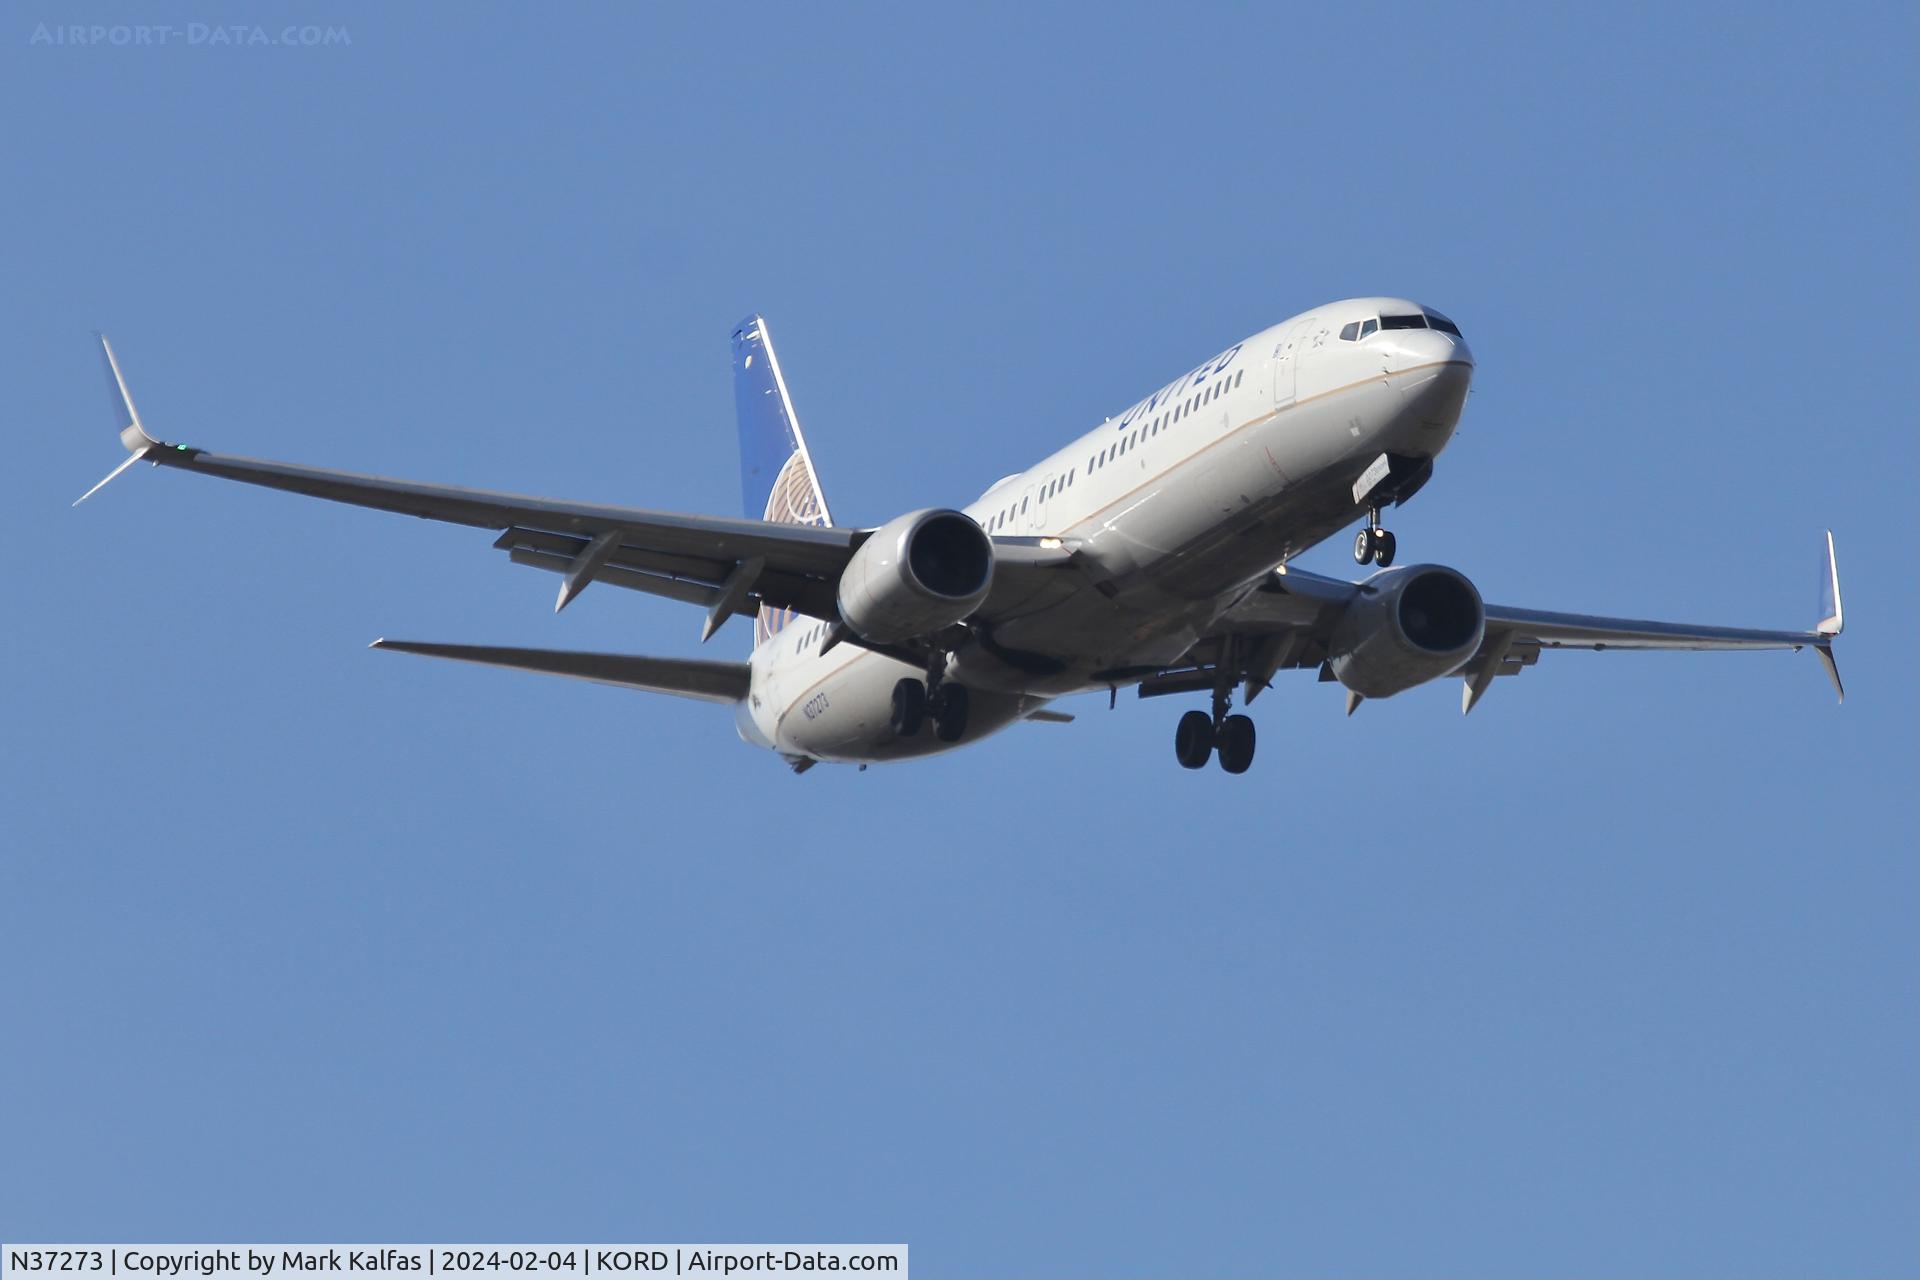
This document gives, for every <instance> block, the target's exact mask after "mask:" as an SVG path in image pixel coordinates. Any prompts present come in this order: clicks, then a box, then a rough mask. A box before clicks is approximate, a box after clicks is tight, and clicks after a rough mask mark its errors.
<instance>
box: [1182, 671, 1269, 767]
mask: <svg viewBox="0 0 1920 1280" xmlns="http://www.w3.org/2000/svg"><path fill="white" fill-rule="evenodd" d="M1231 690H1232V686H1231V685H1228V684H1220V685H1217V686H1215V688H1214V691H1213V712H1212V714H1208V713H1207V712H1205V711H1189V712H1187V714H1185V715H1183V716H1181V717H1180V723H1179V724H1178V725H1177V726H1175V728H1174V731H1173V754H1174V757H1175V758H1176V759H1178V760H1179V761H1180V767H1181V768H1183V769H1204V768H1206V767H1207V759H1208V757H1210V756H1212V755H1215V754H1216V753H1217V754H1218V755H1219V757H1220V767H1221V768H1222V769H1225V770H1226V771H1227V772H1228V773H1245V772H1246V771H1247V768H1248V766H1249V765H1251V764H1252V763H1253V745H1254V733H1253V721H1252V719H1250V718H1249V717H1247V716H1238V715H1235V716H1230V715H1228V714H1227V708H1228V707H1229V706H1231V705H1232V703H1233V694H1232V692H1231Z"/></svg>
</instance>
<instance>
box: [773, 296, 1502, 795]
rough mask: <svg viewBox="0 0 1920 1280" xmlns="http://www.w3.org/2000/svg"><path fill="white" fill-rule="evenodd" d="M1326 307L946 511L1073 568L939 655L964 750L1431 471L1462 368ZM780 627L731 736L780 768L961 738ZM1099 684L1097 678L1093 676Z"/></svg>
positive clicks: (1446, 348)
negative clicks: (1388, 462)
mask: <svg viewBox="0 0 1920 1280" xmlns="http://www.w3.org/2000/svg"><path fill="white" fill-rule="evenodd" d="M1421 310H1422V309H1421V308H1420V307H1419V306H1418V305H1417V304H1415V303H1413V302H1409V301H1406V300H1403V299H1394V298H1361V299H1353V300H1350V301H1346V302H1339V303H1333V304H1329V305H1327V306H1324V307H1320V308H1317V309H1315V310H1313V311H1309V312H1306V313H1304V314H1302V315H1298V316H1294V317H1293V318H1291V319H1289V320H1286V321H1284V322H1282V323H1280V324H1278V325H1275V326H1273V327H1272V328H1269V329H1265V330H1262V331H1261V332H1260V333H1257V334H1255V335H1253V336H1252V337H1250V338H1248V339H1246V340H1245V341H1244V342H1241V343H1239V344H1237V345H1236V346H1233V347H1231V348H1229V349H1228V350H1227V351H1225V352H1223V353H1221V354H1220V355H1219V356H1216V357H1214V358H1213V359H1211V360H1208V361H1206V362H1205V363H1203V364H1201V365H1200V366H1198V367H1196V368H1195V369H1192V370H1190V371H1188V372H1187V373H1186V374H1183V375H1181V376H1180V377H1179V378H1176V379H1174V380H1173V381H1172V382H1170V383H1168V384H1166V385H1165V386H1164V387H1162V388H1161V389H1160V390H1158V391H1156V392H1154V393H1153V394H1152V395H1149V396H1147V397H1146V398H1144V399H1142V400H1141V401H1139V402H1137V403H1136V404H1135V405H1134V406H1133V407H1132V408H1130V409H1128V410H1127V411H1126V412H1125V413H1124V414H1122V415H1121V416H1119V417H1117V418H1110V419H1108V420H1107V421H1106V422H1103V423H1102V424H1101V425H1100V426H1098V427H1096V428H1094V429H1093V430H1092V431H1089V432H1087V433H1086V434H1084V435H1082V436H1080V437H1079V438H1078V439H1076V440H1074V441H1073V442H1072V443H1070V444H1068V445H1067V446H1066V447H1065V448H1063V449H1061V450H1059V451H1058V452H1056V453H1054V454H1052V455H1051V456H1049V457H1047V458H1045V459H1043V460H1042V461H1041V462H1039V463H1038V464H1037V465H1035V466H1033V467H1031V468H1029V469H1028V470H1026V471H1024V472H1021V473H1019V474H1017V475H1014V476H1010V477H1008V478H1007V479H1005V480H1003V481H1001V482H1000V483H999V484H997V485H995V486H994V487H993V488H991V489H989V490H988V491H987V492H986V493H985V494H983V495H982V496H981V497H980V498H979V499H977V500H976V501H974V502H973V503H971V504H969V505H968V506H966V507H964V508H962V510H963V511H964V512H965V513H966V514H967V515H969V516H971V517H972V518H973V519H974V520H975V521H976V522H978V523H979V524H980V525H981V526H982V527H983V528H984V529H985V530H986V531H987V532H988V533H989V534H994V535H1000V536H1017V537H1042V538H1059V539H1061V540H1062V541H1063V542H1069V543H1071V544H1072V545H1074V546H1075V547H1076V548H1077V561H1078V563H1080V564H1081V565H1082V566H1083V572H1082V573H1080V574H1077V575H1062V577H1061V578H1059V579H1056V580H1054V581H1052V582H1049V583H1048V584H1046V585H1043V586H1039V587H1036V588H1035V591H1034V594H1033V595H1032V596H1031V598H1029V599H1028V600H1026V601H1023V602H1021V603H1020V604H1019V605H1017V606H1016V607H1015V608H1014V609H1012V610H1010V611H1007V612H1006V613H1005V615H1004V616H1003V617H1002V618H1001V619H1000V620H999V621H998V622H997V623H996V625H995V626H994V627H993V628H992V630H991V633H990V634H983V635H981V636H980V642H979V643H977V644H974V645H970V646H968V647H966V648H965V649H964V650H962V651H961V652H959V653H957V654H955V655H954V656H953V657H952V658H951V659H950V661H949V663H948V665H947V667H946V669H945V671H944V672H943V676H944V678H947V679H951V680H954V681H957V682H959V683H961V684H963V685H965V686H966V687H967V688H968V690H969V691H970V695H971V710H970V712H969V715H968V728H967V732H966V736H965V739H964V742H965V743H971V742H975V741H978V740H979V739H980V738H981V737H983V736H985V735H986V734H988V733H991V732H993V731H995V730H997V729H1000V728H1004V727H1005V726H1006V725H1008V724H1012V723H1014V722H1016V721H1018V720H1020V719H1022V718H1024V717H1026V716H1028V715H1031V714H1032V713H1033V712H1034V711H1036V710H1038V709H1039V708H1040V707H1042V706H1043V705H1044V704H1045V703H1046V702H1047V701H1048V700H1049V699H1051V698H1054V697H1058V696H1060V695H1063V694H1068V693H1075V692H1080V691H1084V690H1087V689H1091V688H1106V687H1108V685H1109V684H1117V683H1125V682H1126V681H1125V680H1124V679H1118V678H1115V677H1114V676H1113V675H1112V673H1114V672H1116V671H1122V670H1125V669H1127V668H1136V667H1137V668H1141V669H1143V670H1144V669H1151V668H1153V667H1156V666H1160V665H1164V664H1168V663H1172V662H1174V661H1176V660H1178V659H1179V658H1180V657H1181V655H1182V654H1184V653H1186V652H1187V651H1188V649H1189V648H1190V647H1191V646H1192V645H1193V644H1194V642H1195V640H1196V639H1197V638H1198V637H1199V636H1201V635H1202V634H1204V633H1205V631H1206V629H1207V628H1208V627H1209V625H1210V624H1212V623H1213V622H1214V621H1215V620H1216V619H1217V618H1218V617H1219V616H1220V615H1221V614H1222V613H1223V612H1225V611H1226V610H1227V609H1229V608H1230V607H1232V606H1233V605H1234V604H1235V603H1236V602H1238V601H1239V600H1240V599H1242V598H1243V597H1244V596H1245V595H1246V594H1247V592H1248V591H1249V590H1250V589H1251V588H1252V587H1253V586H1255V585H1256V584H1257V583H1259V582H1260V581H1261V580H1262V579H1263V578H1264V577H1265V576H1266V575H1267V574H1269V573H1271V572H1272V570H1273V569H1274V568H1275V567H1276V566H1277V565H1281V564H1284V563H1285V562H1286V561H1287V560H1289V559H1291V558H1292V557H1294V556H1297V555H1299V554H1300V553H1301V552H1303V551H1305V550H1306V549H1307V548H1309V547H1312V546H1314V545H1315V544H1316V543H1319V542H1321V541H1323V540H1324V539H1326V538H1327V537H1329V536H1330V535H1332V534H1334V533H1336V532H1338V531H1339V530H1341V529H1343V528H1345V527H1346V526H1348V525H1350V524H1353V523H1354V522H1355V521H1356V520H1358V519H1360V518H1362V517H1363V516H1364V514H1365V507H1364V505H1363V504H1362V503H1360V502H1359V501H1358V500H1356V497H1355V493H1354V486H1355V483H1356V481H1358V480H1359V479H1360V478H1361V477H1362V475H1363V473H1364V472H1366V471H1367V469H1368V467H1369V466H1372V465H1374V464H1375V463H1376V461H1377V460H1378V459H1380V458H1381V457H1382V455H1392V456H1393V457H1394V458H1396V459H1399V460H1411V461H1415V462H1417V461H1421V460H1424V461H1427V462H1430V461H1431V460H1432V459H1433V458H1434V457H1436V456H1437V455H1438V454H1439V453H1440V451H1441V450H1442V449H1444V448H1445V447H1446V445H1447V442H1448V441H1449V440H1450V439H1451V438H1452V436H1453V431H1454V428H1455V426H1456V425H1457V424H1458V422H1459V419H1460V413H1461V410H1462V407H1463V406H1464V405H1465V402H1466V397H1467V390H1468V386H1469V383H1470V382H1471V379H1472V374H1473V357H1472V354H1471V353H1470V352H1469V350H1468V348H1467V345H1466V343H1465V341H1464V340H1463V339H1462V338H1460V337H1459V336H1458V335H1457V334H1453V333H1449V332H1444V331H1442V330H1441V329H1438V328H1410V329H1380V330H1378V331H1375V332H1371V333H1369V334H1367V335H1366V336H1365V337H1360V338H1345V337H1342V336H1341V335H1342V330H1343V329H1344V328H1345V327H1346V326H1348V325H1350V324H1353V323H1355V322H1358V321H1361V320H1363V319H1364V318H1372V317H1379V316H1382V315H1386V314H1392V313H1402V314H1414V313H1420V312H1421ZM825 627H826V624H824V623H818V622H816V621H814V620H813V619H809V618H805V617H795V618H793V619H791V620H790V623H789V625H787V626H785V627H783V628H782V629H779V630H776V631H774V632H773V633H772V634H771V635H770V636H767V637H766V638H765V639H763V640H762V641H761V643H759V644H758V645H757V646H756V647H755V649H754V652H753V656H752V661H751V671H752V687H751V692H750V694H749V695H748V697H747V699H746V700H745V701H744V702H742V703H741V704H740V706H739V708H738V712H737V715H736V723H737V725H738V728H739V731H740V735H741V737H742V738H744V739H745V740H746V741H748V742H750V743H753V744H755V745H758V746H764V747H770V748H772V749H774V750H776V751H779V752H781V753H782V754H784V755H787V756H789V757H793V758H803V759H815V760H827V761H842V762H864V761H881V760H895V759H903V758H907V757H912V756H921V755H930V754H934V753H936V752H940V751H945V750H947V749H949V748H951V747H954V746H958V745H963V744H962V743H950V742H944V741H941V740H939V739H938V738H937V737H936V736H935V735H933V734H931V733H926V734H919V735H915V736H913V737H908V738H902V737H899V736H898V735H896V734H895V733H894V732H893V731H892V729H891V727H890V725H889V718H888V717H889V705H890V698H891V696H892V691H893V688H894V685H895V684H896V683H897V682H898V681H900V680H901V679H903V678H906V677H923V676H925V675H926V674H927V673H926V672H925V671H924V670H920V669H918V668H915V667H911V666H908V665H907V664H905V663H902V662H899V661H897V660H895V659H893V658H890V657H887V656H885V655H883V654H878V653H874V652H872V651H870V650H866V649H862V648H859V647H857V646H855V645H853V644H838V645H835V646H834V647H832V648H830V649H828V650H827V651H826V652H824V653H822V652H821V651H820V649H821V642H822V641H823V639H825V635H826V632H825ZM1096 673H1108V674H1107V675H1106V676H1104V677H1101V678H1096Z"/></svg>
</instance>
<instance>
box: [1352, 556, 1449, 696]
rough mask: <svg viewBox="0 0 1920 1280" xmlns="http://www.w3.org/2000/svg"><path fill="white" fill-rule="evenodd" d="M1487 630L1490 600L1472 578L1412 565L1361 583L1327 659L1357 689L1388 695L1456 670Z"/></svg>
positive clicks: (1439, 568) (1429, 566)
mask: <svg viewBox="0 0 1920 1280" xmlns="http://www.w3.org/2000/svg"><path fill="white" fill-rule="evenodd" d="M1486 630H1487V611H1486V606H1485V605H1483V604H1482V603H1481V601H1480V592H1479V591H1478V590H1476V589H1475V587H1474V585H1473V584H1472V583H1471V582H1469V581H1467V580H1466V578H1464V577H1463V576H1461V575H1460V574H1459V573H1456V572H1455V571H1454V570H1452V569H1446V568H1442V567H1441V566H1439V565H1435V564H1419V565H1408V566H1406V567H1405V568H1401V569H1388V570H1386V571H1384V572H1381V573H1376V574H1374V575H1373V576H1372V577H1371V578H1368V579H1367V580H1366V581H1365V582H1363V583H1361V584H1360V593H1359V594H1358V595H1357V596H1355V597H1354V599H1353V603H1351V604H1349V605H1348V606H1347V610H1346V612H1345V613H1344V614H1342V615H1341V617H1340V620H1339V621H1338V622H1337V623H1335V624H1334V628H1333V635H1332V637H1331V639H1330V640H1329V641H1328V645H1327V661H1328V663H1329V664H1330V665H1331V666H1332V667H1333V674H1334V675H1335V676H1336V677H1338V678H1339V680H1340V683H1341V684H1344V685H1345V686H1347V688H1349V689H1351V690H1353V691H1354V692H1355V693H1358V694H1361V695H1363V696H1365V697H1368V698H1390V697H1392V696H1393V695H1394V694H1396V693H1400V692H1402V691H1403V690H1406V689H1411V688H1413V686H1415V685H1417V684H1425V683H1426V682H1427V681H1429V680H1436V679H1438V678H1439V677H1441V676H1444V675H1448V674H1451V673H1452V672H1454V671H1458V670H1459V669H1460V667H1461V666H1462V665H1464V664H1465V663H1466V661H1467V659H1469V658H1471V657H1473V655H1474V652H1475V651H1476V650H1477V649H1479V647H1480V640H1481V637H1482V636H1484V635H1485V634H1486Z"/></svg>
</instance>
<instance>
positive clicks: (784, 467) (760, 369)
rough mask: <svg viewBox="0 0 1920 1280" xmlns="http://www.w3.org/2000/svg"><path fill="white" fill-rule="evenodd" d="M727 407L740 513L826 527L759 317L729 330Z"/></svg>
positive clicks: (827, 518)
mask: <svg viewBox="0 0 1920 1280" xmlns="http://www.w3.org/2000/svg"><path fill="white" fill-rule="evenodd" d="M733 407H734V413H735V415H736V416H737V417H738V419H739V423H740V498H741V502H742V503H743V504H744V506H745V512H744V514H746V515H747V516H748V517H750V518H752V519H756V520H776V521H779V522H780V523H782V524H821V525H825V524H832V523H833V516H832V515H831V514H830V513H829V512H828V510H827V497H826V494H825V493H823V492H821V489H820V477H819V476H818V475H816V474H815V472H814V470H813V459H812V457H811V456H809V455H808V453H807V440H806V437H805V436H803V435H801V434H800V420H799V419H798V418H796V417H795V416H794V412H793V397H792V396H791V395H789V394H788V392H787V380H786V377H785V376H784V375H783V374H782V373H781V371H780V358H779V357H778V356H776V355H775V354H774V352H773V338H772V336H771V335H769V334H768V333H767V322H766V321H765V320H762V319H761V318H760V317H759V316H748V317H747V318H746V319H745V320H742V321H741V322H740V323H739V324H737V325H735V326H734V327H733Z"/></svg>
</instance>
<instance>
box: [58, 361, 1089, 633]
mask: <svg viewBox="0 0 1920 1280" xmlns="http://www.w3.org/2000/svg"><path fill="white" fill-rule="evenodd" d="M100 351H101V356H102V358H103V360H104V363H105V366H106V377H107V389H108V393H109V398H110V401H111V403H112V407H113V411H114V415H115V422H116V424H117V425H118V427H119V428H120V441H121V443H122V444H123V445H124V446H125V447H126V449H127V452H128V455H129V456H128V457H127V459H126V460H125V461H124V462H122V463H121V464H120V466H119V467H117V468H116V469H115V470H114V471H113V472H112V474H110V475H109V476H108V477H107V479H106V480H102V481H101V482H100V484H97V485H95V486H94V487H93V488H92V489H90V490H88V491H87V493H86V494H84V495H82V497H81V499H80V501H82V502H84V501H85V500H86V499H87V498H88V497H91V496H92V495H93V494H94V493H96V492H98V490H99V489H100V488H101V486H103V485H105V484H106V483H107V481H108V480H111V479H113V478H114V476H117V475H119V474H120V472H122V471H124V470H126V469H127V468H128V467H129V466H131V465H132V464H133V463H135V462H137V461H142V460H144V461H147V462H151V463H153V464H155V465H156V466H163V467H172V468H175V469H177V470H181V471H193V472H198V473H200V474H202V475H210V476H218V477H220V478H221V479H225V480H238V481H241V482H242V483H245V484H254V485H261V486H264V487H266V488H269V489H284V490H286V491H288V492H290V493H301V494H306V495H308V496H309V497H315V498H326V499H328V500H330V501H333V502H345V503H351V504H353V505H355V506H361V507H372V508H374V509H376V510H380V511H393V512H398V513H400V514H402V515H410V516H419V517H420V518H422V519H426V520H442V521H447V522H449V523H452V524H464V525H471V526H474V527H476V528H483V529H497V530H501V531H502V532H501V534H500V537H499V538H497V539H496V540H495V541H494V544H493V545H494V547H495V548H496V549H498V550H501V551H505V552H506V553H507V554H508V557H509V558H510V559H511V560H512V561H513V562H514V563H515V564H524V565H531V566H533V567H535V568H540V569H547V570H551V571H553V572H556V573H559V574H561V575H562V582H561V585H560V591H559V595H558V598H557V599H556V600H555V602H554V609H555V610H556V611H558V610H559V609H562V608H564V607H565V606H566V605H567V604H568V603H569V602H570V601H572V600H573V599H574V598H575V597H577V596H578V595H579V594H580V592H581V591H583V590H585V589H586V587H587V585H588V584H589V583H591V582H606V583H609V584H612V585H614V586H620V587H627V588H630V589H633V590H637V591H645V592H649V593H651V594H654V595H660V596H666V597H668V598H670V599H675V600H681V601H684V602H687V603H690V604H696V605H700V606H702V607H704V608H705V609H706V610H707V620H706V624H705V627H704V629H703V631H702V634H701V639H703V640H704V639H706V638H707V637H709V636H711V635H712V634H713V632H714V631H715V630H716V629H717V628H718V627H719V626H720V624H721V623H723V622H725V621H726V620H727V618H728V617H730V616H731V615H733V614H736V613H738V614H747V615H751V614H752V613H753V612H754V611H755V610H756V609H758V608H759V606H760V605H762V604H766V605H769V606H772V607H774V608H779V609H792V610H794V611H795V612H798V613H803V614H807V615H809V616H811V617H815V618H821V619H824V620H827V621H834V620H836V619H837V618H838V616H839V614H838V610H837V607H836V604H835V598H836V592H837V588H838V584H839V580H840V574H841V571H842V570H843V569H844V568H845V567H846V564H847V561H848V559H849V558H850V557H851V556H852V555H853V552H854V551H855V549H857V548H858V547H859V546H860V544H861V543H862V542H864V541H865V540H866V538H867V536H868V534H869V533H870V532H871V531H870V530H865V529H849V528H836V527H830V526H823V525H806V524H788V523H781V522H776V521H769V520H751V519H740V518H728V517H720V516H697V515H678V514H675V513H672V512H665V511H649V510H644V509H641V508H637V507H615V506H596V505H592V504H587V503H576V502H561V501H555V500H553V499H550V498H534V497H526V496H523V495H520V494H512V493H499V492H494V491H490V490H485V489H466V488H458V487H455V486H451V485H436V484H420V483H416V482H413V481H407V480H393V479H388V478H385V477H382V476H369V475H360V474H357V473H354V472H350V471H332V470H327V469H323V468H319V467H308V466H300V465H296V464H293V463H286V462H269V461H264V460H262V459H258V458H242V457H234V456H231V455H228V454H221V453H214V452H212V451H211V450H208V449H201V448H198V447H196V446H193V445H187V444H177V443H173V442H170V441H164V440H161V439H159V438H158V437H156V436H154V435H152V434H150V433H149V432H148V431H147V429H146V427H145V426H144V425H143V424H142V423H141V421H140V415H139V412H138V411H137V410H136V409H135V408H134V404H133V397H132V395H131V394H130V393H129V392H128V390H127V385H126V380H125V378H124V377H123V376H122V375H121V372H120V367H119V362H118V360H116V359H115V357H114V354H113V348H112V346H111V345H110V344H109V343H108V342H107V339H106V337H105V335H104V334H103V335H100ZM76 505H77V504H76ZM1011 541H1012V542H1014V543H1018V542H1022V541H1027V540H1018V539H1016V540H1011ZM996 554H997V556H998V557H999V558H1000V559H1002V560H1004V561H1005V565H1004V567H1005V568H1008V569H1010V570H1012V576H1013V577H1016V578H1017V577H1019V576H1020V575H1021V573H1022V572H1023V571H1024V570H1027V569H1029V568H1033V567H1046V566H1051V565H1053V564H1056V563H1059V564H1063V563H1064V562H1065V560H1066V558H1067V556H1066V553H1064V552H1063V553H1059V554H1057V555H1055V554H1043V553H1039V552H1036V551H1035V550H1034V549H1032V548H1027V547H1024V546H1019V545H1008V546H1005V547H1002V546H1000V545H999V541H998V540H996ZM1001 567H1003V566H1002V565H1001V564H999V563H997V564H996V569H999V568H1001Z"/></svg>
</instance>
